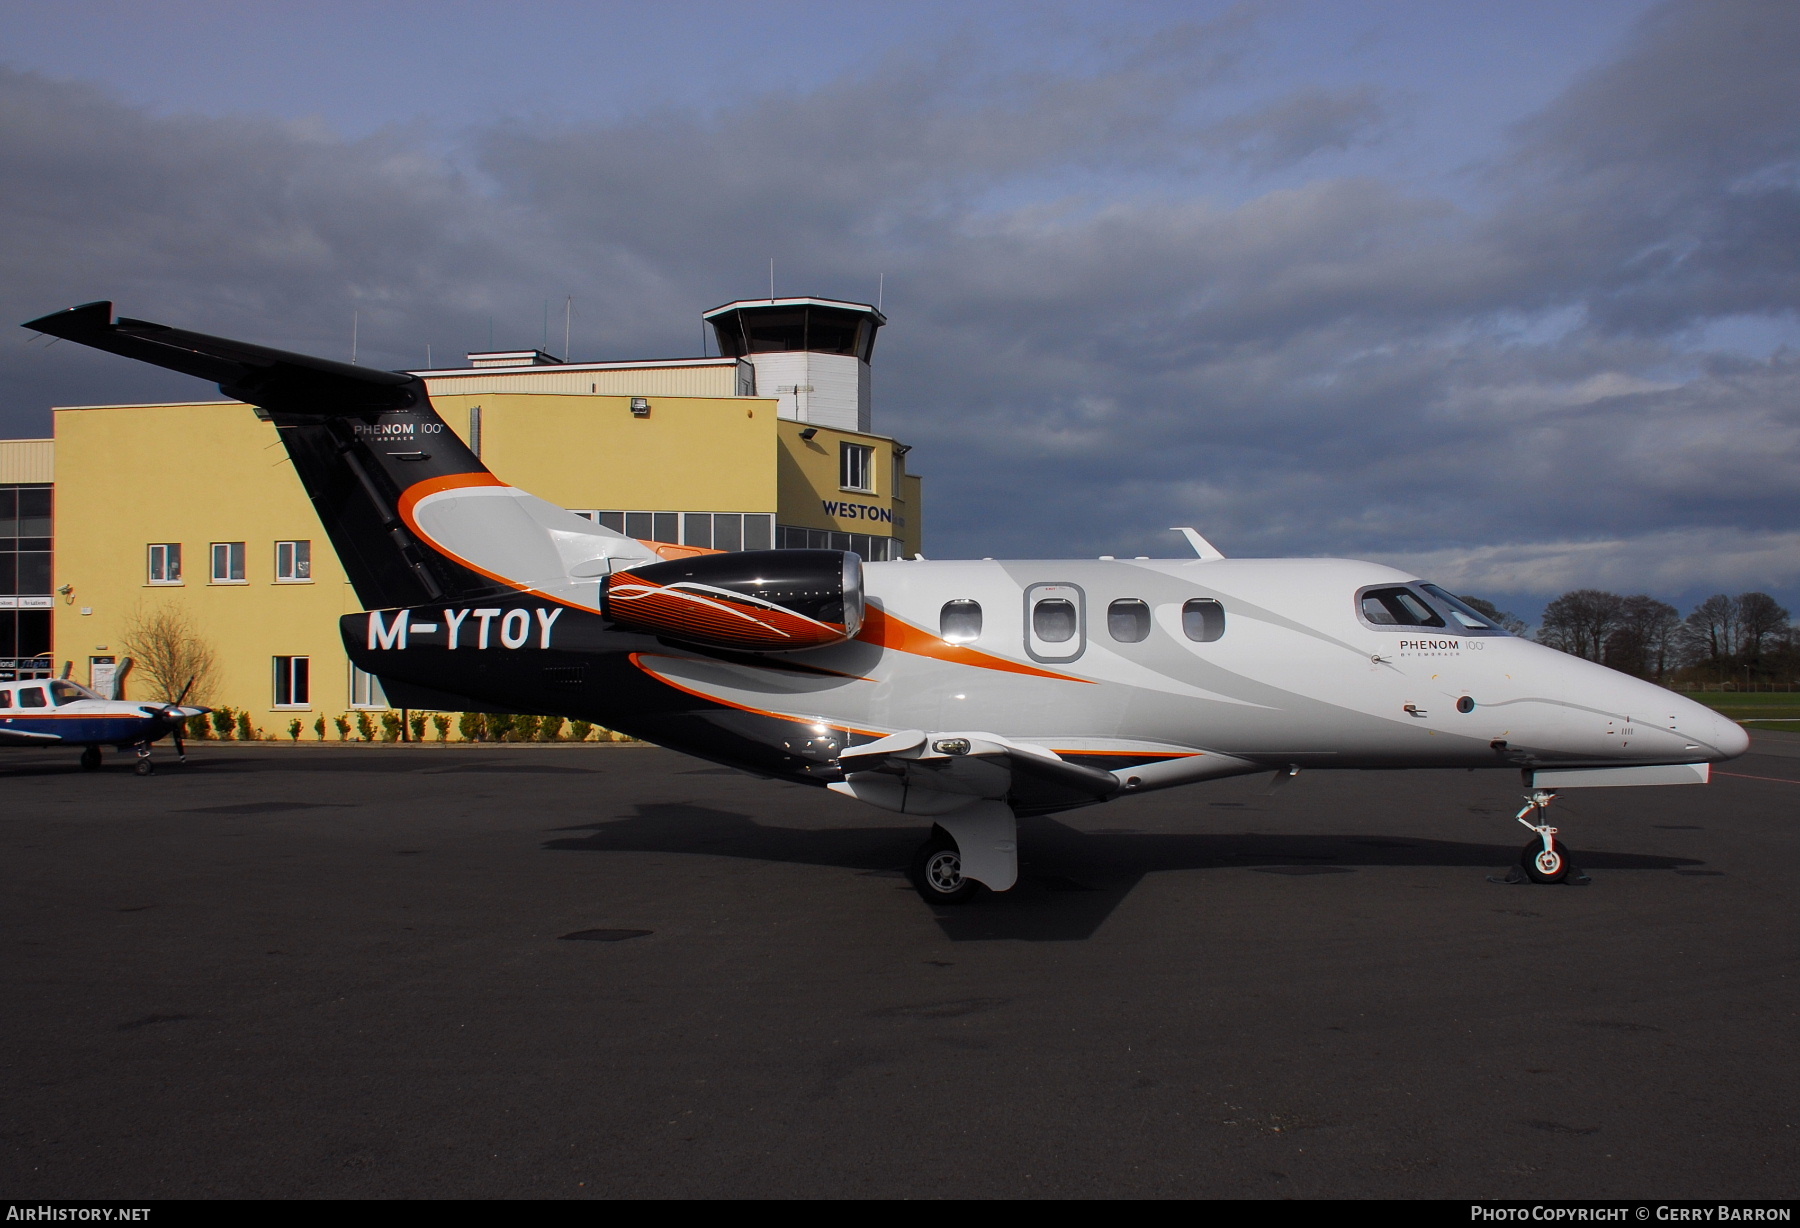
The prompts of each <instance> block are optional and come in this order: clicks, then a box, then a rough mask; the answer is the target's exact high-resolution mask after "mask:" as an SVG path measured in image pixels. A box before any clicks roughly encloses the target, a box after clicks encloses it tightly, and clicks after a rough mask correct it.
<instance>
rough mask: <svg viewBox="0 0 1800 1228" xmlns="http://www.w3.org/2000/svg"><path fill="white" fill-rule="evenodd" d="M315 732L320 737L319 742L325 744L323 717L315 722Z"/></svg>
mask: <svg viewBox="0 0 1800 1228" xmlns="http://www.w3.org/2000/svg"><path fill="white" fill-rule="evenodd" d="M313 732H315V733H317V734H318V735H319V741H321V742H323V741H324V740H325V718H324V717H322V716H321V717H320V718H319V719H318V720H316V721H314V722H313Z"/></svg>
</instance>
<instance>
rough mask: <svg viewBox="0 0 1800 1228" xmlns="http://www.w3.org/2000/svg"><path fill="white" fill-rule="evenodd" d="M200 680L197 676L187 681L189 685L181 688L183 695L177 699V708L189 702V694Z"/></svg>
mask: <svg viewBox="0 0 1800 1228" xmlns="http://www.w3.org/2000/svg"><path fill="white" fill-rule="evenodd" d="M199 678H200V675H199V674H195V675H194V676H193V677H192V678H189V679H188V680H187V685H186V686H184V687H182V688H181V694H180V695H179V696H177V697H176V699H175V706H176V707H177V708H179V707H181V705H182V704H184V703H186V702H187V697H188V692H189V691H191V690H193V689H194V683H195V682H197V681H199Z"/></svg>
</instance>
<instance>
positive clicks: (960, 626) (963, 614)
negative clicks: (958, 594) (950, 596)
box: [938, 599, 981, 644]
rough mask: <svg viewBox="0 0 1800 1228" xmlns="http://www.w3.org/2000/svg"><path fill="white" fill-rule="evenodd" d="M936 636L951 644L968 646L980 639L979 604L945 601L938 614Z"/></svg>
mask: <svg viewBox="0 0 1800 1228" xmlns="http://www.w3.org/2000/svg"><path fill="white" fill-rule="evenodd" d="M938 634H939V635H942V636H943V637H944V639H945V640H947V641H948V642H950V643H952V644H969V643H973V642H974V641H975V640H978V639H980V638H981V603H980V602H979V601H969V600H966V599H965V600H961V601H946V602H945V603H944V608H943V609H942V610H941V611H939V612H938Z"/></svg>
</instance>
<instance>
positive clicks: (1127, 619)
mask: <svg viewBox="0 0 1800 1228" xmlns="http://www.w3.org/2000/svg"><path fill="white" fill-rule="evenodd" d="M1106 633H1107V634H1108V635H1110V636H1112V637H1113V639H1115V640H1117V641H1118V642H1119V643H1121V644H1141V643H1143V642H1144V641H1145V640H1146V639H1148V638H1149V637H1150V607H1149V606H1148V605H1145V604H1144V603H1143V602H1142V601H1139V600H1138V599H1137V598H1135V597H1125V598H1121V599H1120V600H1118V601H1115V602H1113V603H1112V604H1111V605H1109V606H1107V607H1106Z"/></svg>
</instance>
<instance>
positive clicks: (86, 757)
mask: <svg viewBox="0 0 1800 1228" xmlns="http://www.w3.org/2000/svg"><path fill="white" fill-rule="evenodd" d="M81 770H82V771H84V772H97V771H99V770H100V748H99V747H98V746H90V747H88V748H87V749H86V750H83V751H82V752H81Z"/></svg>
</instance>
